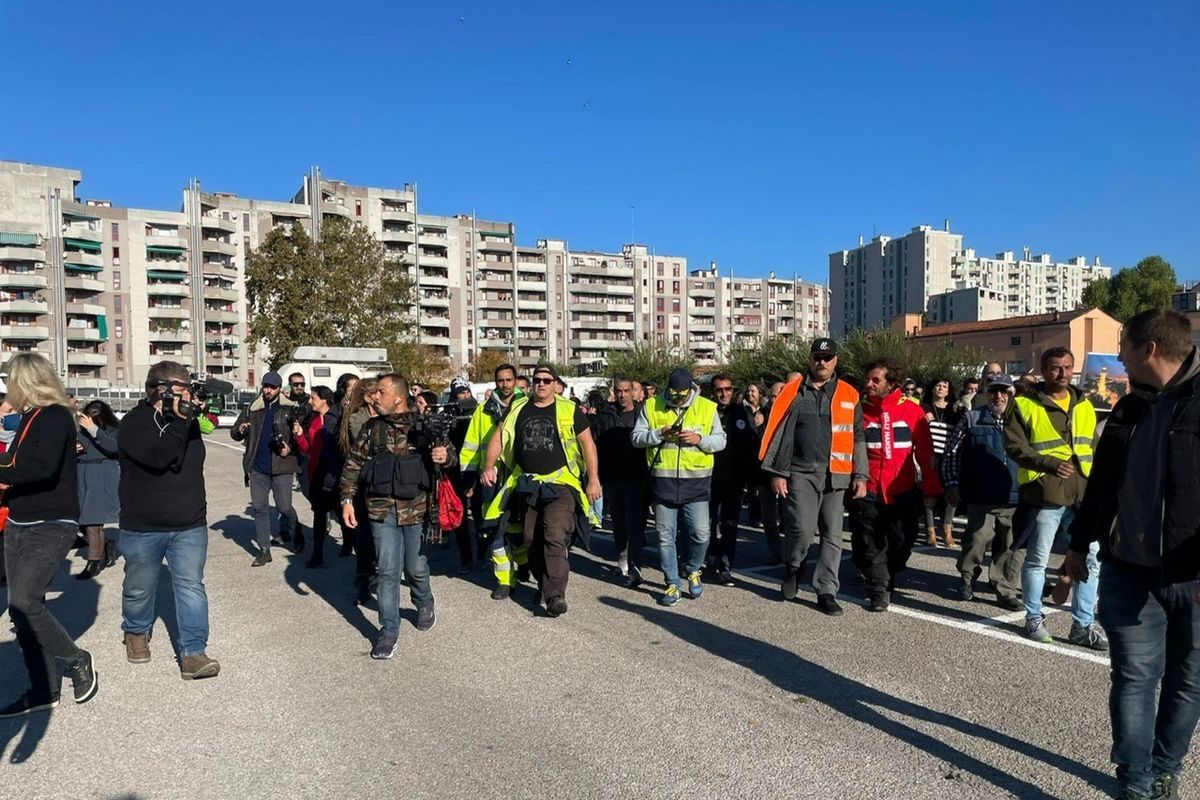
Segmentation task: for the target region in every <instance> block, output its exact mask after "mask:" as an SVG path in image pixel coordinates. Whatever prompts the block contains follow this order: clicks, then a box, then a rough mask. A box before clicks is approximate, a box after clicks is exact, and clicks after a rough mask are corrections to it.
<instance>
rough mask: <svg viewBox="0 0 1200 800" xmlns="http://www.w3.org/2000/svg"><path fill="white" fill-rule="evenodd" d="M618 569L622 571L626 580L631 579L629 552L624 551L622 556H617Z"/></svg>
mask: <svg viewBox="0 0 1200 800" xmlns="http://www.w3.org/2000/svg"><path fill="white" fill-rule="evenodd" d="M617 569H619V570H621V574H622V575H624V576H625V577H626V578H628V577H629V551H628V550H622V551H621V555H619V556H617Z"/></svg>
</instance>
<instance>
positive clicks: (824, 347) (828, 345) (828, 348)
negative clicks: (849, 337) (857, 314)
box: [811, 336, 837, 356]
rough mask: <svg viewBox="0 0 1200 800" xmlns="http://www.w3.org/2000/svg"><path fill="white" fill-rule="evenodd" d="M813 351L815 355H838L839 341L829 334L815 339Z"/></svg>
mask: <svg viewBox="0 0 1200 800" xmlns="http://www.w3.org/2000/svg"><path fill="white" fill-rule="evenodd" d="M811 352H812V354H813V355H814V356H836V355H837V342H835V341H834V340H833V339H830V338H829V337H827V336H822V337H821V338H819V339H813V343H812V351H811Z"/></svg>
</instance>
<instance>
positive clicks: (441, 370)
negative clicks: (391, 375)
mask: <svg viewBox="0 0 1200 800" xmlns="http://www.w3.org/2000/svg"><path fill="white" fill-rule="evenodd" d="M387 351H388V362H389V363H390V364H391V365H392V371H393V372H398V373H400V374H401V375H403V376H404V377H406V378H408V379H409V380H410V381H414V382H416V383H421V384H424V385H425V386H428V387H429V388H430V389H433V390H434V391H436V392H440V391H441V390H442V389H445V388H446V387H447V386H448V385H449V384H450V378H451V377H453V376H452V375H451V365H450V359H449V358H447V357H446V356H444V355H442V353H441V351H440V350H438V349H437V348H436V347H431V346H429V345H426V344H417V343H416V342H412V341H404V342H393V343H391V344H390V345H388V346H387Z"/></svg>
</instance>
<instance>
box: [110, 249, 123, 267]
mask: <svg viewBox="0 0 1200 800" xmlns="http://www.w3.org/2000/svg"><path fill="white" fill-rule="evenodd" d="M112 263H113V266H114V267H117V266H120V265H121V248H119V247H114V248H113V255H112Z"/></svg>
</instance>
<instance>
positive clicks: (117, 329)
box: [113, 319, 125, 339]
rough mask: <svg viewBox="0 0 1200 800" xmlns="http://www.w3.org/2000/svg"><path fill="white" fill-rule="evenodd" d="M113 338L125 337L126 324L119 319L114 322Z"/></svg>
mask: <svg viewBox="0 0 1200 800" xmlns="http://www.w3.org/2000/svg"><path fill="white" fill-rule="evenodd" d="M113 336H115V337H117V338H118V339H122V338H124V337H125V324H124V323H123V322H121V320H119V319H115V320H113Z"/></svg>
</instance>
